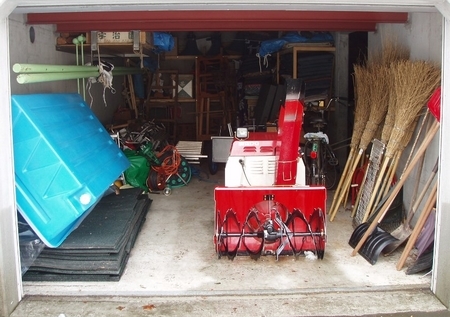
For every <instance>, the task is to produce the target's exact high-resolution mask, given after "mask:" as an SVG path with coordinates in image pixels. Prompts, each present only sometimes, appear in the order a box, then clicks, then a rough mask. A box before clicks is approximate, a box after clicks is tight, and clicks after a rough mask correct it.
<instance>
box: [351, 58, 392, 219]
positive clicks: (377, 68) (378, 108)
mask: <svg viewBox="0 0 450 317" xmlns="http://www.w3.org/2000/svg"><path fill="white" fill-rule="evenodd" d="M367 71H368V77H369V78H370V82H371V84H370V86H369V87H370V88H369V89H370V97H371V104H370V112H369V120H368V121H367V124H366V127H365V129H364V132H363V135H362V136H361V141H360V144H359V149H360V151H359V154H360V155H362V153H363V152H364V151H365V150H366V149H367V147H368V145H369V144H370V142H371V141H372V139H373V137H374V136H375V134H376V132H377V130H378V129H379V128H380V124H381V123H382V122H383V120H384V118H385V116H386V112H387V109H388V104H389V102H388V97H389V94H387V93H386V91H388V88H389V86H388V81H387V80H386V79H387V78H388V75H387V74H388V72H389V69H388V68H387V67H386V66H383V65H379V64H371V65H370V66H369V67H368V68H367ZM357 160H359V158H357ZM354 167H355V168H356V165H355V166H354ZM353 171H354V170H353ZM352 173H353V172H352ZM360 193H361V194H362V190H360ZM358 206H359V204H358V205H356V204H355V206H354V208H358ZM355 210H356V209H355Z"/></svg>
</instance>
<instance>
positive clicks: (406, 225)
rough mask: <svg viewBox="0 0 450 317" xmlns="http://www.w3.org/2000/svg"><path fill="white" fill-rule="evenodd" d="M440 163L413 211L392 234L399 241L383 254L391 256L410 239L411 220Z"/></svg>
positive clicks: (389, 246) (385, 249)
mask: <svg viewBox="0 0 450 317" xmlns="http://www.w3.org/2000/svg"><path fill="white" fill-rule="evenodd" d="M438 162H439V160H436V164H435V165H434V167H433V170H432V171H431V175H430V177H429V178H428V180H427V182H426V183H425V186H424V187H423V189H422V191H421V192H420V194H419V197H417V200H416V201H415V202H414V205H413V206H412V207H411V210H410V211H409V212H408V216H407V218H406V220H405V222H403V224H401V225H400V226H399V227H398V228H397V229H395V230H394V231H392V232H391V235H392V236H393V237H394V238H396V239H397V241H394V242H393V243H391V244H389V245H388V246H386V248H384V250H383V254H384V255H389V254H391V253H392V252H394V251H395V250H396V249H397V248H398V247H399V246H401V245H402V244H403V243H404V242H405V241H406V239H408V238H409V236H410V235H411V232H412V229H411V220H412V219H413V217H414V214H415V213H416V211H417V209H418V208H419V205H420V203H421V202H422V199H423V197H424V196H425V194H426V192H427V191H428V189H429V187H430V185H431V183H432V181H433V179H434V177H435V176H436V173H437V170H438Z"/></svg>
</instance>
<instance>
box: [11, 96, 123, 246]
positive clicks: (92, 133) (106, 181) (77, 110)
mask: <svg viewBox="0 0 450 317" xmlns="http://www.w3.org/2000/svg"><path fill="white" fill-rule="evenodd" d="M11 99H12V115H13V142H14V167H15V180H16V199H17V206H18V209H19V212H20V213H21V214H22V216H23V217H24V218H25V220H26V221H27V222H28V224H29V225H30V226H31V227H32V228H33V230H34V231H35V232H36V234H37V235H38V236H39V238H40V239H41V240H42V241H43V242H44V243H45V244H46V245H47V246H49V247H57V246H59V245H60V244H61V243H62V242H63V241H64V239H65V238H66V237H67V236H68V235H69V234H70V233H71V232H72V231H73V230H74V229H76V228H77V227H78V225H79V224H80V223H81V221H82V220H83V219H84V218H85V217H86V216H87V215H88V214H89V212H90V210H92V209H93V207H94V206H95V204H96V203H97V202H98V201H99V200H100V198H101V197H102V196H103V194H104V193H105V191H106V190H107V189H108V188H109V186H110V185H111V184H112V183H113V182H114V181H115V180H116V179H117V178H118V177H119V175H120V174H121V173H122V172H123V171H124V170H125V169H127V168H128V166H129V165H130V162H129V161H128V159H127V158H126V156H125V155H124V153H123V152H122V150H121V149H120V148H119V147H118V146H117V144H116V143H115V142H114V141H113V140H112V138H111V137H110V135H109V134H108V132H107V131H106V130H105V128H104V127H103V126H102V124H101V123H100V122H99V121H98V119H97V118H96V116H95V115H94V113H93V112H92V111H91V109H90V108H89V106H88V105H87V104H86V103H85V102H84V101H83V99H82V98H81V96H80V95H78V94H32V95H13V96H12V98H11Z"/></svg>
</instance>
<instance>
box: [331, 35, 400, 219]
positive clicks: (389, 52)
mask: <svg viewBox="0 0 450 317" xmlns="http://www.w3.org/2000/svg"><path fill="white" fill-rule="evenodd" d="M402 59H409V50H408V48H406V47H405V46H400V45H398V41H397V40H396V39H394V38H390V37H389V38H388V39H387V40H386V41H385V43H384V45H383V51H382V54H381V55H380V54H374V57H373V60H374V63H372V64H377V63H379V64H382V65H385V66H388V65H390V64H391V63H392V62H394V61H397V60H402ZM363 69H364V66H359V65H354V70H355V75H354V79H355V82H356V83H355V96H356V97H357V99H358V100H356V101H357V102H356V104H357V105H359V107H360V109H359V110H360V111H359V113H358V108H357V109H356V112H355V127H354V130H353V135H352V143H351V146H350V155H349V158H348V159H347V162H346V165H345V168H344V172H343V173H342V176H341V179H340V181H339V184H338V187H337V189H336V192H335V195H334V197H333V203H332V206H331V209H330V214H331V218H330V221H332V220H333V218H334V215H335V213H336V212H337V209H338V208H339V204H340V203H341V201H342V197H344V201H345V200H346V197H347V196H348V194H347V191H348V190H349V188H350V186H349V185H350V182H351V179H352V176H353V173H354V168H352V167H353V166H354V167H355V168H356V165H357V164H358V161H359V159H354V158H353V156H354V155H355V154H356V150H357V146H358V145H357V144H358V142H359V140H360V139H361V137H360V135H361V134H362V132H363V131H364V126H365V123H366V122H367V120H368V113H369V112H368V111H369V109H370V101H371V97H370V96H369V93H368V90H369V87H370V84H371V83H370V81H367V79H366V78H364V77H363V73H362V72H363ZM387 88H388V89H389V88H390V85H389V86H388V87H387ZM387 92H388V90H387V91H384V92H382V94H386V93H387ZM389 96H390V94H389ZM363 98H364V99H363ZM389 104H391V103H389ZM362 105H363V106H364V107H361V106H362ZM393 109H395V108H393ZM391 112H392V110H391ZM392 121H393V120H392ZM389 134H390V132H389ZM358 155H359V157H361V155H362V153H360V154H359V153H358ZM354 160H357V162H356V163H354V162H353V161H354ZM349 169H350V170H352V169H353V171H351V172H350V171H349ZM344 184H346V185H344ZM359 192H360V193H361V189H360V191H359ZM344 206H345V202H344ZM355 206H357V204H355ZM352 216H353V214H352Z"/></svg>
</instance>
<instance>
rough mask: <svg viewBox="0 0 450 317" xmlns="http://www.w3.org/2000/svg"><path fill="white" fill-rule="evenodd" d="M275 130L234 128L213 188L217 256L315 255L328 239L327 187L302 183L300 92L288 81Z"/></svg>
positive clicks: (295, 82)
mask: <svg viewBox="0 0 450 317" xmlns="http://www.w3.org/2000/svg"><path fill="white" fill-rule="evenodd" d="M286 88H287V89H286V91H287V93H286V101H285V103H284V105H282V106H281V107H280V112H279V118H278V131H277V132H251V133H249V132H248V131H247V129H245V128H238V129H237V130H236V133H235V137H234V140H233V142H232V143H231V149H230V155H229V157H228V160H227V162H226V166H225V186H218V187H216V188H215V190H214V199H215V209H216V210H215V235H214V244H215V248H216V252H217V254H218V256H219V258H220V257H221V256H228V257H229V258H231V259H233V258H234V257H235V256H236V255H246V256H251V257H255V258H258V257H259V256H261V255H275V256H276V257H277V260H278V257H279V256H280V255H294V256H298V255H315V256H316V257H317V258H319V259H323V256H324V252H325V242H326V188H325V187H323V186H306V185H305V176H304V175H305V172H304V164H303V160H302V158H301V151H300V149H299V144H300V131H301V126H302V118H303V106H304V104H303V97H302V96H303V93H302V89H301V85H300V82H299V81H298V80H288V81H287V84H286Z"/></svg>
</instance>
